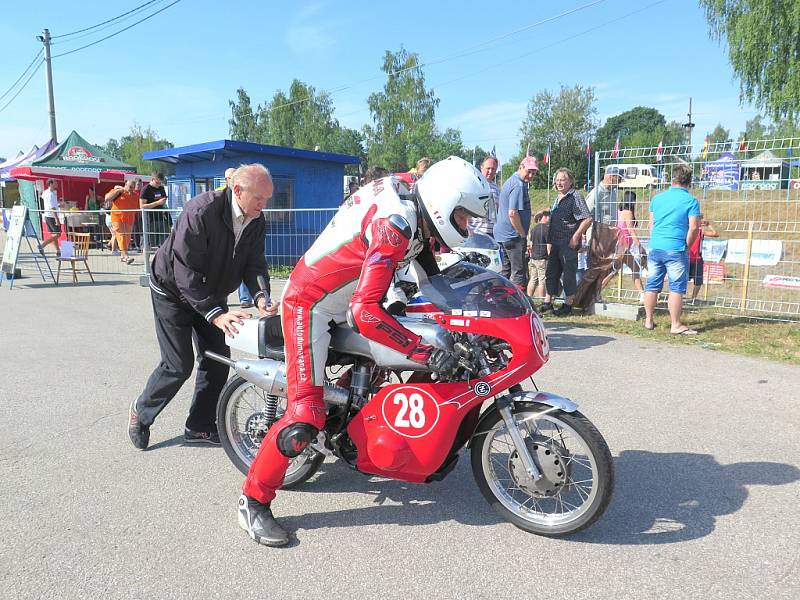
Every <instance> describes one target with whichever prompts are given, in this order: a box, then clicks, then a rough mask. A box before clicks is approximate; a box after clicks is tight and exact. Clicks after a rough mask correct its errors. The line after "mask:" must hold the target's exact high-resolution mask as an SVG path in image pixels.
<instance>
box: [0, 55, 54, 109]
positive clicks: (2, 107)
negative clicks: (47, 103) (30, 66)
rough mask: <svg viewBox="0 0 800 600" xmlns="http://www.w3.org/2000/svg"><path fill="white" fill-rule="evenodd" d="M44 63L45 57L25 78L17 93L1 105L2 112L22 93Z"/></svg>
mask: <svg viewBox="0 0 800 600" xmlns="http://www.w3.org/2000/svg"><path fill="white" fill-rule="evenodd" d="M43 64H44V59H42V60H40V61H39V64H38V65H36V68H35V69H34V70H33V71H31V74H30V75H29V76H28V78H27V79H26V80H25V83H23V84H22V87H21V88H19V89H18V90H17V93H16V94H14V95H13V96H11V99H10V100H9V101H8V102H6V103H5V104H4V105H3V106H0V113H1V112H3V111H4V110H5V109H6V108H8V105H9V104H11V103H12V102H13V101H14V100H15V99H16V97H17V96H19V95H20V94H21V93H22V90H24V89H25V87H26V86H27V85H28V83H29V82H30V80H31V79H33V76H34V75H36V73H37V72H38V71H39V69H40V68H41V66H42V65H43Z"/></svg>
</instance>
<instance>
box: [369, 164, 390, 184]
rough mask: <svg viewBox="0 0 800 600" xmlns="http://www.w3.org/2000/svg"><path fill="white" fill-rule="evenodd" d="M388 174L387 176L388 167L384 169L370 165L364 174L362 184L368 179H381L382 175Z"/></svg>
mask: <svg viewBox="0 0 800 600" xmlns="http://www.w3.org/2000/svg"><path fill="white" fill-rule="evenodd" d="M388 176H389V170H388V169H384V168H383V167H370V168H369V169H367V172H366V173H365V174H364V185H367V184H368V183H369V182H370V181H375V180H376V179H383V178H384V177H388Z"/></svg>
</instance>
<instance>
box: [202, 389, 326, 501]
mask: <svg viewBox="0 0 800 600" xmlns="http://www.w3.org/2000/svg"><path fill="white" fill-rule="evenodd" d="M269 398H270V396H268V395H267V393H266V392H265V391H264V390H262V389H260V388H259V387H257V386H256V385H254V384H253V383H250V382H249V381H247V380H245V379H242V378H241V377H238V376H236V377H231V378H230V379H229V380H228V382H227V383H226V384H225V387H224V388H223V389H222V393H221V394H220V397H219V403H218V404H217V431H218V432H219V441H220V443H221V444H222V447H223V448H224V449H225V454H227V455H228V458H229V459H230V461H231V462H232V463H233V464H234V465H235V466H236V468H237V469H239V470H240V471H241V472H242V473H244V474H245V475H247V471H248V470H249V469H250V465H251V464H252V462H253V460H254V459H255V457H256V454H257V453H258V449H259V448H260V447H261V441H262V440H263V439H264V436H265V435H266V433H267V431H268V430H269V426H267V425H266V409H267V401H268V399H269ZM271 398H273V399H275V400H277V402H278V409H277V414H276V416H275V421H277V420H278V419H280V418H281V416H282V415H283V413H284V411H285V410H286V398H277V397H274V396H272V397H271ZM323 460H325V456H324V455H323V454H320V453H319V452H317V451H316V450H313V449H312V448H310V447H308V448H306V449H305V450H304V451H303V453H302V454H300V455H299V456H297V457H295V458H293V459H291V460H290V461H289V468H288V469H287V470H286V477H285V479H284V480H283V485H282V486H281V489H291V488H293V487H296V486H298V485H300V484H301V483H303V482H305V481H307V480H308V479H309V478H310V477H311V476H312V475H314V473H316V472H317V469H319V466H320V465H321V464H322V462H323Z"/></svg>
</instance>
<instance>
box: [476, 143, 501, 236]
mask: <svg viewBox="0 0 800 600" xmlns="http://www.w3.org/2000/svg"><path fill="white" fill-rule="evenodd" d="M497 166H498V164H497V158H496V157H494V156H487V157H486V158H484V159H483V162H482V163H481V173H482V174H483V176H484V177H486V181H488V182H489V187H490V188H491V189H492V197H491V199H490V200H489V206H487V207H486V209H487V210H486V218H485V219H482V218H476V217H472V218H470V220H469V229H470V231H471V232H473V233H482V234H484V235H488V236H489V237H494V224H495V222H496V221H497V203H498V201H499V200H500V188H499V187H498V185H497V184H496V183H495V182H494V179H495V177H496V176H497Z"/></svg>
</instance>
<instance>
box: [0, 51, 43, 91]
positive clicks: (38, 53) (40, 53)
mask: <svg viewBox="0 0 800 600" xmlns="http://www.w3.org/2000/svg"><path fill="white" fill-rule="evenodd" d="M42 52H43V50H42V49H40V50H39V52H37V53H36V56H34V57H33V60H32V61H31V63H30V64H29V65H28V66H27V67H25V70H24V71H23V72H22V75H20V76H19V77H18V78H17V80H16V81H15V82H14V83H12V84H11V86H10V87H9V88H8V89H7V90H6V91H5V92H3V95H2V96H0V100H2V99H3V98H5V97H6V96H8V95H9V94H10V93H11V90H13V89H14V87H15V86H16V85H17V84H18V83H19V82H20V81H22V78H23V77H25V74H26V73H27V72H28V69H30V68H31V67H32V66H33V63H35V62H36V59H37V58H39V57H40V56H41V55H42ZM37 68H38V67H37ZM15 97H16V96H15Z"/></svg>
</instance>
